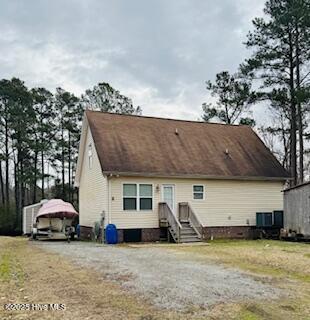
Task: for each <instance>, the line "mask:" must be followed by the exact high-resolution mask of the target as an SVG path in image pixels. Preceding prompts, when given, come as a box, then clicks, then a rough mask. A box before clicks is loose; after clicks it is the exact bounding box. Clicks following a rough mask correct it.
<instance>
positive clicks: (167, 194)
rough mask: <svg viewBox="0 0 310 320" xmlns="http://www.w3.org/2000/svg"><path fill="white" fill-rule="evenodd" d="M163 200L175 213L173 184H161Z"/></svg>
mask: <svg viewBox="0 0 310 320" xmlns="http://www.w3.org/2000/svg"><path fill="white" fill-rule="evenodd" d="M162 198H163V200H162V201H163V202H166V203H167V205H168V206H169V208H170V209H171V211H172V212H173V213H174V214H176V213H175V186H174V185H173V184H163V186H162Z"/></svg>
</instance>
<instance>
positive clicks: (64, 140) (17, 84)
mask: <svg viewBox="0 0 310 320" xmlns="http://www.w3.org/2000/svg"><path fill="white" fill-rule="evenodd" d="M86 108H88V109H92V110H101V111H108V112H116V113H130V114H140V113H141V110H140V108H139V107H134V106H133V104H132V101H131V100H130V99H129V98H128V97H126V96H124V95H122V94H121V93H120V92H119V91H117V90H115V89H114V88H112V87H111V86H110V85H109V84H107V83H99V84H98V85H95V86H94V87H93V88H92V89H88V90H86V91H85V93H84V94H82V95H81V96H80V97H77V96H76V95H74V94H73V93H70V92H68V91H66V90H64V89H62V88H56V90H55V92H54V93H52V92H50V91H49V90H47V89H46V88H31V89H29V88H27V86H26V85H25V83H24V82H23V81H22V80H20V79H17V78H12V79H10V80H8V79H2V80H0V233H1V232H2V233H7V232H15V233H19V232H20V230H21V222H22V208H23V207H24V206H25V205H28V204H32V203H36V202H38V201H40V200H41V199H44V198H52V197H56V198H61V199H63V200H65V201H70V202H73V203H75V204H77V191H76V189H75V188H74V172H75V166H76V162H77V155H78V146H79V138H80V131H81V124H82V117H83V113H84V110H85V109H86Z"/></svg>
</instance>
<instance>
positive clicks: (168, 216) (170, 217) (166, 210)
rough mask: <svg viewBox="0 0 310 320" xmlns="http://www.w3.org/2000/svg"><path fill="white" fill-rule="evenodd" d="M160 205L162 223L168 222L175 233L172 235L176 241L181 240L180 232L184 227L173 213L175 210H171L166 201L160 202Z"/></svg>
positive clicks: (159, 211) (159, 213)
mask: <svg viewBox="0 0 310 320" xmlns="http://www.w3.org/2000/svg"><path fill="white" fill-rule="evenodd" d="M158 206H159V210H158V216H159V222H160V224H161V223H165V222H167V224H168V227H170V228H171V229H172V231H173V233H174V235H175V236H174V235H172V236H173V237H174V240H175V241H176V242H180V233H181V229H182V225H181V223H180V222H179V220H178V219H177V218H176V216H175V215H174V214H173V212H172V211H171V209H170V207H169V206H168V204H167V203H166V202H160V203H159V204H158Z"/></svg>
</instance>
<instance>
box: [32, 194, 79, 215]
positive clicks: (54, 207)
mask: <svg viewBox="0 0 310 320" xmlns="http://www.w3.org/2000/svg"><path fill="white" fill-rule="evenodd" d="M77 215H78V213H77V212H76V211H75V209H74V208H73V205H72V204H71V203H69V202H65V201H63V200H61V199H53V200H49V201H47V202H46V203H44V204H43V205H42V207H41V208H40V210H39V212H38V214H37V217H36V218H39V217H44V218H74V217H75V216H77Z"/></svg>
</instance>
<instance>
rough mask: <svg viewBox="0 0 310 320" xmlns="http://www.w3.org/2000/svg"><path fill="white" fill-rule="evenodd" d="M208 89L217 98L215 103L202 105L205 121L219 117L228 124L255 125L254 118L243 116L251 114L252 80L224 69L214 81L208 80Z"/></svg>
mask: <svg viewBox="0 0 310 320" xmlns="http://www.w3.org/2000/svg"><path fill="white" fill-rule="evenodd" d="M206 83H207V90H209V91H211V95H212V96H213V97H215V98H216V103H215V105H214V104H213V105H212V104H206V103H204V104H203V105H202V109H203V112H204V114H203V115H202V118H203V120H204V121H210V120H211V119H218V120H220V121H221V122H224V123H227V124H235V123H236V122H237V121H238V122H239V123H241V124H247V125H254V120H253V119H252V118H249V117H246V118H243V117H242V116H244V115H246V114H249V107H250V105H251V103H252V101H253V98H254V97H253V95H252V92H251V82H250V81H247V80H245V79H238V77H237V75H230V74H229V72H228V71H223V72H221V73H218V74H217V75H216V80H215V82H214V83H212V82H211V81H207V82H206Z"/></svg>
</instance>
